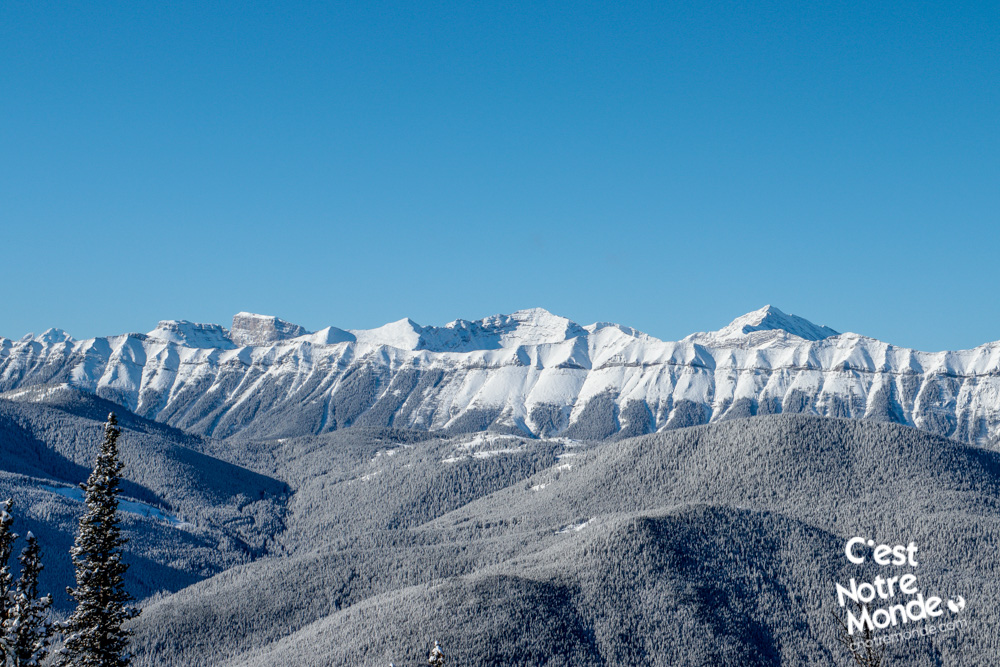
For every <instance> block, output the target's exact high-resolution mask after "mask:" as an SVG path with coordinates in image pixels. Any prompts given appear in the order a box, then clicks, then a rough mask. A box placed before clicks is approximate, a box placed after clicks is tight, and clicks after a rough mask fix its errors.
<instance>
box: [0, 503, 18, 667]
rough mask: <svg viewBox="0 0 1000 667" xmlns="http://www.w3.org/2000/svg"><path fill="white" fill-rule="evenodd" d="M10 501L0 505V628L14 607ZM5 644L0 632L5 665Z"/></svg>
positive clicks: (1, 658)
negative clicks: (11, 569) (10, 562)
mask: <svg viewBox="0 0 1000 667" xmlns="http://www.w3.org/2000/svg"><path fill="white" fill-rule="evenodd" d="M10 504H11V501H10V499H9V498H8V499H7V500H5V501H4V502H2V503H0V628H3V627H4V626H5V625H6V624H7V619H9V618H10V614H11V610H12V608H13V606H14V577H13V575H11V573H10V566H9V565H8V561H9V560H10V554H11V552H12V551H13V550H14V540H16V539H17V534H16V533H14V532H12V531H11V529H10V528H11V525H13V523H14V519H13V518H12V517H11V515H10V514H9V512H8V511H9V510H10ZM7 654H8V650H7V642H6V641H5V637H4V635H3V632H0V664H6V663H7Z"/></svg>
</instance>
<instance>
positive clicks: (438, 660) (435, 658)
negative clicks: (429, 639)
mask: <svg viewBox="0 0 1000 667" xmlns="http://www.w3.org/2000/svg"><path fill="white" fill-rule="evenodd" d="M427 664H428V665H430V666H431V667H444V651H442V650H441V645H440V644H438V643H437V642H434V648H432V649H431V654H430V655H429V656H428V657H427Z"/></svg>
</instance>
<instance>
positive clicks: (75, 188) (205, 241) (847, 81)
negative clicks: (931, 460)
mask: <svg viewBox="0 0 1000 667" xmlns="http://www.w3.org/2000/svg"><path fill="white" fill-rule="evenodd" d="M0 158H2V159H0V243H2V252H0V276H2V283H3V287H2V292H0V294H2V300H0V336H6V337H12V338H19V337H20V336H21V335H23V334H24V333H27V332H29V331H34V332H36V333H37V332H40V331H42V330H44V329H46V328H48V327H50V326H58V327H61V328H64V329H66V330H68V331H69V332H70V333H71V334H73V335H74V336H76V337H77V338H85V337H90V336H95V335H108V334H112V333H121V332H125V331H148V330H149V329H152V328H153V327H154V326H155V325H156V322H157V321H158V320H160V319H167V318H175V319H189V320H194V321H202V322H206V321H207V322H219V323H223V324H228V323H229V321H230V319H231V317H232V315H233V313H235V312H237V311H240V310H249V311H254V312H260V313H266V314H273V315H278V316H279V317H282V318H284V319H287V320H291V321H294V322H297V323H299V324H302V325H303V326H305V327H307V328H309V329H318V328H321V327H324V326H327V325H331V324H332V325H336V326H340V327H343V328H363V327H372V326H378V325H380V324H383V323H385V322H388V321H392V320H397V319H400V318H402V317H407V316H408V317H411V318H413V319H414V320H416V321H417V322H419V323H421V324H444V323H446V322H448V321H450V320H453V319H456V318H465V319H475V318H480V317H484V316H487V315H490V314H494V313H498V312H511V311H513V310H516V309H519V308H528V307H533V306H542V307H545V308H547V309H549V310H551V311H553V312H555V313H558V314H561V315H565V316H566V317H570V318H572V319H574V320H576V321H578V322H580V323H582V324H587V323H590V322H593V321H596V320H603V321H607V320H610V321H616V322H621V323H623V324H627V325H631V326H634V327H637V328H639V329H641V330H643V331H646V332H648V333H650V334H652V335H655V336H657V337H660V338H664V339H677V338H679V337H681V336H684V335H686V334H688V333H691V332H692V331H696V330H707V329H715V328H719V327H721V326H723V325H725V324H726V323H727V322H728V321H730V320H731V319H733V318H734V317H736V316H738V315H740V314H742V313H744V312H747V311H749V310H753V309H756V308H758V307H760V306H762V305H764V304H766V303H772V304H774V305H776V306H778V307H779V308H781V309H782V310H785V311H786V312H793V313H796V314H799V315H802V316H804V317H807V318H809V319H811V320H813V321H815V322H817V323H819V324H828V325H830V326H832V327H834V328H836V329H838V330H841V331H844V330H850V331H857V332H859V333H864V334H867V335H871V336H875V337H878V338H882V339H883V340H887V341H889V342H892V343H896V344H899V345H907V346H911V347H917V348H921V349H946V348H950V349H955V348H960V347H970V346H974V345H977V344H980V343H983V342H986V341H991V340H997V339H1000V308H998V307H997V299H996V292H997V288H998V287H1000V261H998V247H1000V246H998V241H1000V213H998V212H1000V9H998V6H997V4H996V3H995V2H984V3H981V4H979V3H975V2H965V3H943V2H937V3H925V2H904V3H879V2H874V3H873V2H801V1H789V2H766V1H765V2H704V3H688V2H659V1H657V2H641V3H640V2H623V3H617V2H616V3H612V2H585V1H579V0H576V1H573V2H490V1H482V2H480V1H476V2H469V1H468V0H463V1H460V2H399V3H394V2H378V1H365V2H351V3H341V2H325V3H321V2H315V3H295V2H287V1H283V2H252V3H250V2H232V3H227V2H121V3H115V2H101V3H86V2H79V3H61V2H60V3H57V2H43V1H39V0H30V1H25V0H7V1H5V2H3V3H0Z"/></svg>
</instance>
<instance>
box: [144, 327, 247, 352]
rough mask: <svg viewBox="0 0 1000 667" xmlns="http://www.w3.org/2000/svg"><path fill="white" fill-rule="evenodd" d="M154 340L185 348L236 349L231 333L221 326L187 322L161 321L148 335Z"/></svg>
mask: <svg viewBox="0 0 1000 667" xmlns="http://www.w3.org/2000/svg"><path fill="white" fill-rule="evenodd" d="M146 335H147V336H148V337H150V338H152V339H154V340H162V341H165V342H168V343H175V344H177V345H183V346H185V347H199V348H219V349H222V350H230V349H232V348H233V347H234V345H233V341H231V340H230V339H229V332H228V331H226V328H225V327H224V326H222V325H221V324H200V323H198V322H189V321H187V320H160V322H159V324H157V325H156V328H155V329H153V330H152V331H150V332H149V333H148V334H146Z"/></svg>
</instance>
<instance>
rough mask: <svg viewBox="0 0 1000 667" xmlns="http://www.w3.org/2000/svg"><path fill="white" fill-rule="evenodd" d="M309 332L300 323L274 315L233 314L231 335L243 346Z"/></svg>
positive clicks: (262, 343) (261, 343)
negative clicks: (293, 322) (287, 320)
mask: <svg viewBox="0 0 1000 667" xmlns="http://www.w3.org/2000/svg"><path fill="white" fill-rule="evenodd" d="M308 333H309V332H308V331H306V330H305V328H304V327H300V326H299V325H298V324H292V323H291V322H286V321H285V320H282V319H279V318H277V317H275V316H274V315H258V314H257V313H247V312H240V313H236V314H235V315H233V328H232V329H231V330H230V337H231V338H232V340H233V342H234V343H236V344H237V345H239V346H241V347H245V346H252V345H266V344H268V343H274V342H277V341H279V340H288V339H289V338H297V337H299V336H304V335H306V334H308Z"/></svg>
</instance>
